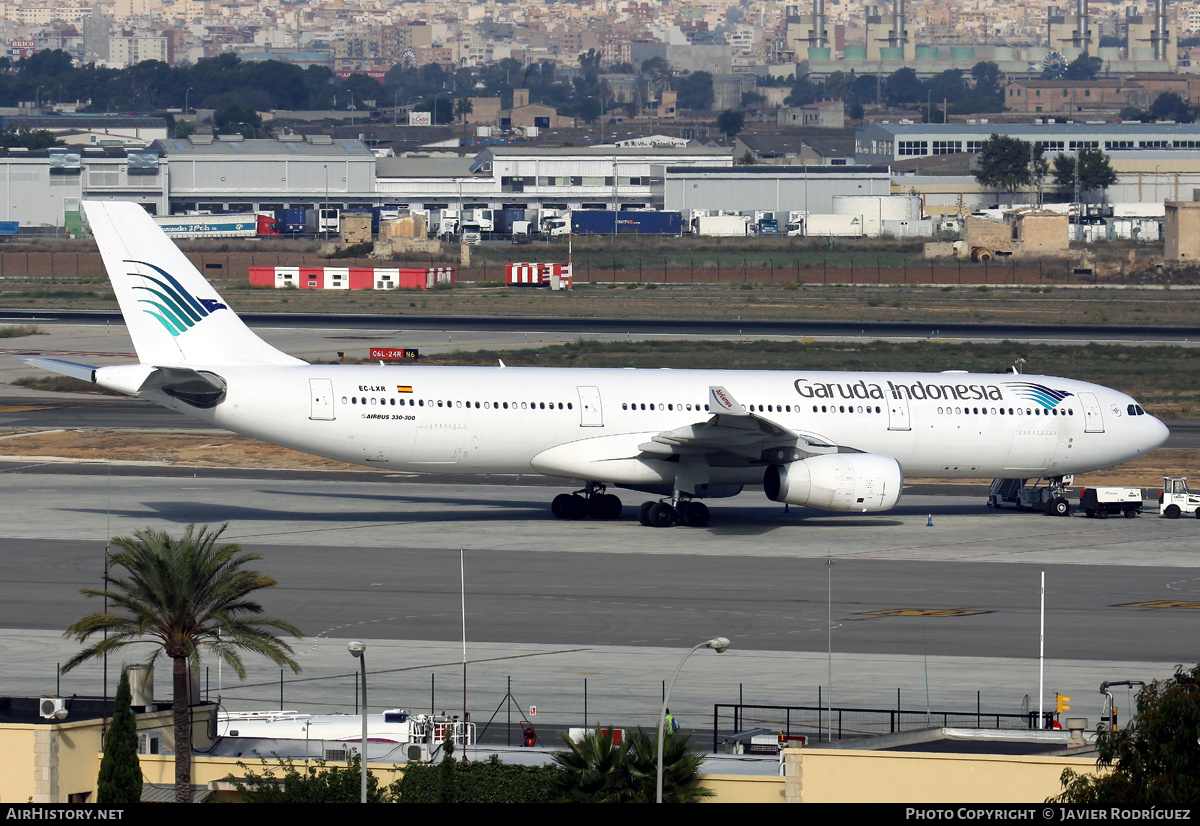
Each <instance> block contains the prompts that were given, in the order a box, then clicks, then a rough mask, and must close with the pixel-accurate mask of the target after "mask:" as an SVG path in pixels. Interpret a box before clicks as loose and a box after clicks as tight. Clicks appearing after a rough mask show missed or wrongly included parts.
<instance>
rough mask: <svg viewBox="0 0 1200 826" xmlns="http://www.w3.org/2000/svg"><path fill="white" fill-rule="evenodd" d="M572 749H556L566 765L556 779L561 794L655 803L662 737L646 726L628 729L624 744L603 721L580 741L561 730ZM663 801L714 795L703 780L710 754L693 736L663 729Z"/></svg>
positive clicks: (570, 798) (569, 798)
mask: <svg viewBox="0 0 1200 826" xmlns="http://www.w3.org/2000/svg"><path fill="white" fill-rule="evenodd" d="M560 736H561V737H562V739H563V742H565V743H566V745H567V751H564V752H555V753H554V754H552V755H551V757H552V758H553V760H554V762H555V763H557V764H558V765H559V767H560V768H562V772H560V773H559V774H558V775H557V776H556V778H555V780H554V784H555V792H556V794H557V795H558V799H559V800H561V801H563V802H573V803H653V802H654V800H655V797H656V795H657V779H658V741H657V740H655V739H654V735H653V734H651V733H647V732H644V731H642V730H641V729H640V728H639V729H637V730H636V731H632V732H626V736H625V740H624V742H623V743H621V744H620V745H617V744H615V743H614V742H613V735H612V731H611V730H609V731H604V730H602V729H601V728H600V727H599V726H597V727H596V729H595V730H594V731H589V732H588V733H587V734H585V735H584V736H583V737H582V738H580V740H579V741H578V742H576V741H574V740H572V739H571V738H570V737H569V736H568V735H567V734H565V733H563V734H561V735H560ZM663 736H664V737H665V738H666V739H665V740H664V741H663V789H664V791H663V801H664V802H666V803H695V802H697V801H699V800H701V799H703V798H706V797H711V796H712V791H711V790H709V789H706V788H704V786H702V785H701V780H700V764H701V763H703V762H704V755H702V754H700V753H699V752H697V751H695V750H694V749H692V748H690V746H689V743H688V740H689V738H688V737H687V736H682V735H679V734H672V733H670V732H667V733H665V734H664V735H663Z"/></svg>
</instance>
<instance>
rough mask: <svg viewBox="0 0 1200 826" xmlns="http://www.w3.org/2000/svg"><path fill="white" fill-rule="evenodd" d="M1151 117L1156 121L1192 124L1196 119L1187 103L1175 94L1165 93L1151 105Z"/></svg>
mask: <svg viewBox="0 0 1200 826" xmlns="http://www.w3.org/2000/svg"><path fill="white" fill-rule="evenodd" d="M1150 116H1151V117H1152V118H1154V119H1155V120H1173V121H1175V122H1177V123H1191V122H1192V121H1193V120H1194V119H1195V118H1194V116H1193V115H1192V110H1191V108H1189V107H1188V104H1187V101H1186V100H1184V99H1183V98H1181V97H1180V96H1179V95H1177V94H1175V93H1174V92H1163V93H1162V94H1161V95H1159V96H1158V97H1156V98H1155V99H1154V102H1153V103H1151V104H1150Z"/></svg>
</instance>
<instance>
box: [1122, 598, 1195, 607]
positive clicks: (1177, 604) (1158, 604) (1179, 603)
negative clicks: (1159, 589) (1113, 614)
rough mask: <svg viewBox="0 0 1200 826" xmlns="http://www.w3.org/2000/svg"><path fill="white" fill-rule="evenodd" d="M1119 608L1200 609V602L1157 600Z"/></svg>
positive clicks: (1129, 603)
mask: <svg viewBox="0 0 1200 826" xmlns="http://www.w3.org/2000/svg"><path fill="white" fill-rule="evenodd" d="M1117 607H1118V608H1200V602H1194V601H1193V602H1189V601H1187V600H1181V599H1156V600H1152V601H1150V602H1125V603H1122V604H1120V605H1118V606H1117Z"/></svg>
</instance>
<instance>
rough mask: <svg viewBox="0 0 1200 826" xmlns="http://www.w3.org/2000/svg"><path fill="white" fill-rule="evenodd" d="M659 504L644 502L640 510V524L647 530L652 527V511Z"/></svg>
mask: <svg viewBox="0 0 1200 826" xmlns="http://www.w3.org/2000/svg"><path fill="white" fill-rule="evenodd" d="M657 504H658V503H657V502H643V503H642V504H641V507H639V508H638V522H640V523H642V525H644V526H645V527H647V528H648V527H650V509H651V508H652V507H654V506H655V505H657Z"/></svg>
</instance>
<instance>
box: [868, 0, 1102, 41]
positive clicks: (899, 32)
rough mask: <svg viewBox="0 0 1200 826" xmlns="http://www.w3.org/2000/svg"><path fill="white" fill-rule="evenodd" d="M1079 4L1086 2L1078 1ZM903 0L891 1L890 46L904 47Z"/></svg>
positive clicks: (1084, 0)
mask: <svg viewBox="0 0 1200 826" xmlns="http://www.w3.org/2000/svg"><path fill="white" fill-rule="evenodd" d="M1079 1H1080V2H1081V3H1082V2H1086V0H1079ZM904 30H905V21H904V0H892V42H891V45H892V46H901V47H903V46H904V41H905V40H906V39H907V38H906V37H905V36H904Z"/></svg>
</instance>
